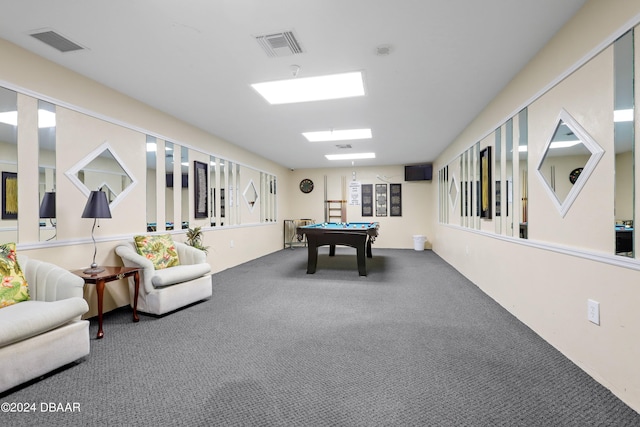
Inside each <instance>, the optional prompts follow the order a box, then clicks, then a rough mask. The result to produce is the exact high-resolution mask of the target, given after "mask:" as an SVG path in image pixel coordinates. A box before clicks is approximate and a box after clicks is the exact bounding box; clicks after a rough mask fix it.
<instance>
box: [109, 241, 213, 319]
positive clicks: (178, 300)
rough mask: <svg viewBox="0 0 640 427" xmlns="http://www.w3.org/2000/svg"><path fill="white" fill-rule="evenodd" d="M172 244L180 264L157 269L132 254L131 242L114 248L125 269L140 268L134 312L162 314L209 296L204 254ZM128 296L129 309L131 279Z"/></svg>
mask: <svg viewBox="0 0 640 427" xmlns="http://www.w3.org/2000/svg"><path fill="white" fill-rule="evenodd" d="M174 245H175V247H176V250H177V252H178V258H179V259H180V265H176V266H174V267H169V268H164V269H160V270H156V269H155V268H154V266H153V263H152V262H151V261H149V260H148V259H147V258H145V257H144V256H142V255H140V254H139V253H138V252H137V251H136V249H135V243H133V242H131V243H130V244H125V245H119V246H117V247H116V254H118V255H119V256H120V258H122V262H123V263H124V265H125V267H139V268H141V269H142V270H141V273H140V294H139V296H138V311H141V312H143V313H149V314H156V315H162V314H166V313H168V312H170V311H174V310H177V309H178V308H181V307H184V306H186V305H189V304H192V303H194V302H198V301H201V300H204V299H207V298H209V297H210V296H211V295H212V294H213V288H212V284H211V266H210V265H209V263H207V257H206V254H205V253H204V252H203V251H201V250H200V249H196V248H194V247H192V246H189V245H186V244H184V243H180V242H174ZM129 296H130V302H131V306H132V307H133V298H134V284H133V278H129Z"/></svg>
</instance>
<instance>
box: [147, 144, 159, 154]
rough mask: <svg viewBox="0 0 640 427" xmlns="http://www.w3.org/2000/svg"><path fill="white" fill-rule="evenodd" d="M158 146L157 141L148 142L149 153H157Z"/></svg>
mask: <svg viewBox="0 0 640 427" xmlns="http://www.w3.org/2000/svg"><path fill="white" fill-rule="evenodd" d="M157 148H158V146H157V145H156V143H155V142H147V153H155V152H156V149H157Z"/></svg>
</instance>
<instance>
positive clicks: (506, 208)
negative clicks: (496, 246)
mask: <svg viewBox="0 0 640 427" xmlns="http://www.w3.org/2000/svg"><path fill="white" fill-rule="evenodd" d="M504 154H505V162H506V163H505V175H504V180H503V181H504V183H503V186H504V187H503V191H502V213H503V217H504V218H505V221H506V225H505V228H506V233H507V236H513V119H512V118H511V119H509V120H507V123H506V125H505V135H504Z"/></svg>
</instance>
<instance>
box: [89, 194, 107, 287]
mask: <svg viewBox="0 0 640 427" xmlns="http://www.w3.org/2000/svg"><path fill="white" fill-rule="evenodd" d="M82 218H93V227H92V228H91V240H93V262H92V263H91V267H90V268H88V269H86V270H84V271H83V273H84V274H97V273H100V272H103V271H104V268H101V267H98V264H96V254H97V253H98V248H97V246H96V239H95V237H93V232H94V230H95V229H96V221H97V220H98V218H111V211H110V210H109V202H108V201H107V194H106V193H105V192H103V191H100V190H96V191H92V192H91V194H89V199H88V200H87V205H86V206H85V207H84V212H82Z"/></svg>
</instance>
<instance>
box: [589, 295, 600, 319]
mask: <svg viewBox="0 0 640 427" xmlns="http://www.w3.org/2000/svg"><path fill="white" fill-rule="evenodd" d="M587 319H589V321H590V322H592V323H595V324H596V325H600V303H599V302H597V301H594V300H592V299H589V300H587Z"/></svg>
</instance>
